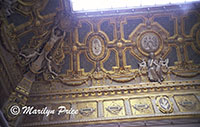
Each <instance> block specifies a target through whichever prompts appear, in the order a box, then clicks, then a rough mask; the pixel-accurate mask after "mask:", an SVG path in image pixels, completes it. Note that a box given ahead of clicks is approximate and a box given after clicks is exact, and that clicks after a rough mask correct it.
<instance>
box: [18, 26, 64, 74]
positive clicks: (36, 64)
mask: <svg viewBox="0 0 200 127" xmlns="http://www.w3.org/2000/svg"><path fill="white" fill-rule="evenodd" d="M64 36H65V32H64V31H62V30H60V29H59V28H57V27H54V28H53V29H52V33H51V37H50V39H49V41H48V42H47V43H46V44H45V46H44V48H43V49H42V51H41V53H39V52H36V51H35V52H33V53H32V54H29V55H25V54H22V53H20V55H21V56H23V57H24V58H27V59H31V58H35V56H38V57H37V58H36V59H35V60H34V61H33V62H32V63H31V64H30V66H29V68H30V70H31V71H32V72H33V73H41V72H43V70H42V69H43V67H44V66H47V69H48V71H49V72H50V73H52V74H53V75H55V76H57V74H56V73H55V72H54V71H53V70H52V66H51V63H52V60H51V58H50V59H49V58H48V57H47V56H48V54H49V52H50V51H51V50H52V48H53V46H54V45H55V43H56V42H57V41H58V40H60V39H63V38H64ZM45 63H46V64H45Z"/></svg>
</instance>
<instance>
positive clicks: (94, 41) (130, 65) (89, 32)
mask: <svg viewBox="0 0 200 127" xmlns="http://www.w3.org/2000/svg"><path fill="white" fill-rule="evenodd" d="M2 5H4V6H3V7H2V8H1V46H0V49H1V50H0V53H1V54H0V56H1V61H0V69H1V73H2V75H1V76H0V77H1V84H7V86H3V85H2V86H3V89H5V90H7V91H9V90H10V91H14V92H13V93H12V94H11V96H10V97H9V103H8V105H9V106H10V105H13V104H16V103H17V104H19V105H20V106H23V105H25V104H26V103H27V102H28V104H30V105H32V104H34V105H36V106H38V105H39V107H44V106H52V107H54V108H57V107H58V105H61V104H63V105H66V107H73V106H75V107H77V108H78V109H79V110H80V111H79V112H80V113H79V114H78V115H77V116H71V115H66V116H64V117H62V118H61V117H60V116H56V117H55V116H50V117H48V118H47V119H48V120H47V121H57V124H61V123H59V121H60V120H61V121H62V120H64V121H65V120H69V121H68V122H70V121H71V120H72V121H73V120H75V123H76V122H77V121H79V120H82V122H84V120H86V121H87V120H90V119H93V120H94V119H95V120H96V121H101V120H102V118H103V117H104V118H105V119H104V118H103V120H113V119H114V118H116V117H118V116H120V117H122V118H128V117H130V118H133V119H134V118H135V117H136V116H137V115H141V116H140V117H142V115H146V117H152V115H155V116H157V117H158V116H159V114H170V113H175V114H176V113H177V114H176V115H180V114H181V112H194V111H197V112H199V108H198V107H199V99H197V98H198V97H199V93H198V90H199V77H200V76H199V74H200V57H199V56H200V13H199V3H196V4H188V5H181V6H167V7H152V8H138V9H135V10H133V9H132V10H119V11H108V12H101V13H99V12H96V13H94V12H91V13H90V12H88V13H74V12H72V11H71V7H70V2H69V1H68V0H40V1H36V0H33V1H30V0H18V1H13V3H11V4H10V5H8V4H6V3H3V4H2ZM111 14H112V15H111ZM3 79H6V80H3ZM8 89H9V90H8ZM176 90H178V92H177V91H176ZM163 91H164V92H163ZM182 91H186V92H185V94H183V92H182ZM156 92H157V93H156ZM176 92H177V93H176ZM161 93H162V94H161ZM9 94H10V93H9V92H8V93H7V96H8V95H9ZM160 94H161V95H160ZM101 96H102V97H103V98H99V97H101ZM182 98H185V99H182ZM41 101H42V103H44V104H41ZM54 102H55V103H54ZM144 102H145V103H144ZM187 102H188V103H189V102H190V104H188V105H189V106H188V105H187V104H185V103H187ZM163 103H165V104H164V106H163ZM9 106H7V108H6V110H8V109H9ZM192 106H194V107H195V106H196V108H195V110H192V111H191V110H190V108H191V107H192ZM188 107H189V108H188ZM148 115H149V116H148ZM186 115H188V114H186ZM7 118H8V119H10V120H11V121H12V120H13V119H15V118H16V117H14V118H13V117H12V116H10V115H9V114H8V115H7ZM25 119H26V118H25ZM41 119H43V120H44V119H45V118H43V117H42V118H40V117H37V118H35V119H31V120H30V118H27V120H24V121H26V122H25V125H24V126H29V125H30V126H35V125H39V123H38V122H40V121H43V120H41ZM32 120H33V121H32ZM34 120H35V121H34ZM44 121H45V120H44ZM44 121H43V122H44ZM34 122H35V123H34ZM31 123H34V124H31ZM72 123H73V122H72ZM49 124H52V125H53V124H55V123H49ZM41 126H42V125H41ZM44 126H45V124H44Z"/></svg>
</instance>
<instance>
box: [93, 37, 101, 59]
mask: <svg viewBox="0 0 200 127" xmlns="http://www.w3.org/2000/svg"><path fill="white" fill-rule="evenodd" d="M101 52H102V44H101V41H100V40H99V39H98V38H94V39H93V40H92V53H93V54H94V55H96V56H98V55H100V54H101Z"/></svg>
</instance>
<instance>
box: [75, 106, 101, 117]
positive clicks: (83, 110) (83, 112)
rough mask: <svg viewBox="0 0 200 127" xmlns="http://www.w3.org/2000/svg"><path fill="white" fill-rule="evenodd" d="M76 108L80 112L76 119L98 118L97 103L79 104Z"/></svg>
mask: <svg viewBox="0 0 200 127" xmlns="http://www.w3.org/2000/svg"><path fill="white" fill-rule="evenodd" d="M76 108H77V109H78V110H79V113H78V114H77V115H76V119H91V118H97V113H98V109H97V102H79V103H77V107H76Z"/></svg>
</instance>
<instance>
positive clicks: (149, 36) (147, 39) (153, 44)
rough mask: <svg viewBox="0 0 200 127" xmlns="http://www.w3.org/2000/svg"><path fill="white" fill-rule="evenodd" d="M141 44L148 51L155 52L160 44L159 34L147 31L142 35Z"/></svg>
mask: <svg viewBox="0 0 200 127" xmlns="http://www.w3.org/2000/svg"><path fill="white" fill-rule="evenodd" d="M140 45H141V48H142V49H143V50H144V51H146V52H155V51H157V50H158V48H159V46H160V39H159V36H158V35H156V34H155V33H145V34H143V35H142V37H141V40H140Z"/></svg>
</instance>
